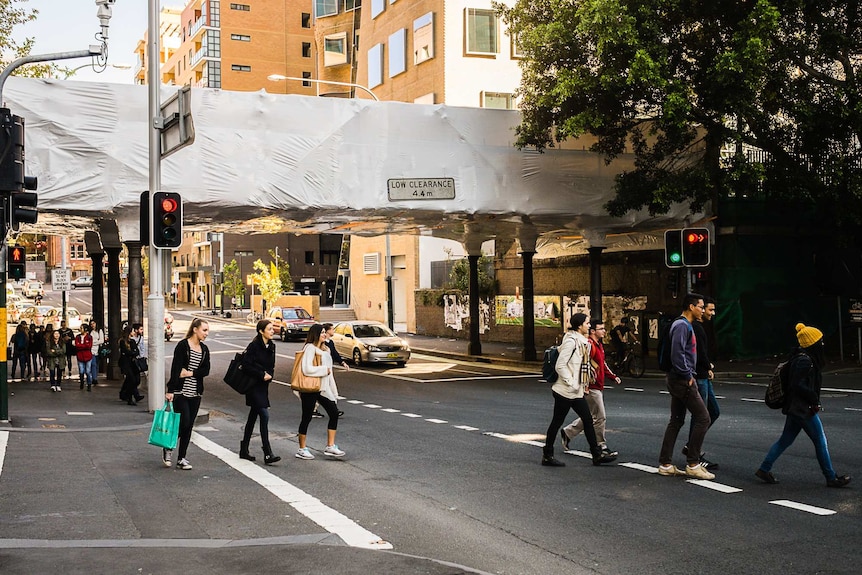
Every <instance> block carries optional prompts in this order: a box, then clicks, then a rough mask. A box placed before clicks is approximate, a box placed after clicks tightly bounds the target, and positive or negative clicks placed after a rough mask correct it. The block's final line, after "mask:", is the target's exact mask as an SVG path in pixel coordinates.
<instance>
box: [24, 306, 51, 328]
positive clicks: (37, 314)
mask: <svg viewBox="0 0 862 575" xmlns="http://www.w3.org/2000/svg"><path fill="white" fill-rule="evenodd" d="M53 307H54V306H50V305H34V306H32V307H28V308H27V309H25V310H24V311H22V312H21V318H20V319H19V321H26V322H27V323H28V324H30V323H35V324H36V325H45V324H46V323H47V322H46V321H45V318H46V316H47V315H48V312H49V311H51V309H52V308H53ZM54 327H60V322H57V324H56V325H55V326H54Z"/></svg>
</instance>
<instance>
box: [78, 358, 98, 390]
mask: <svg viewBox="0 0 862 575" xmlns="http://www.w3.org/2000/svg"><path fill="white" fill-rule="evenodd" d="M93 361H94V360H92V359H90V360H87V361H81V360H80V359H79V360H78V374H79V375H81V376H84V377H86V379H87V385H90V384H91V383H93V378H92V374H91V373H90V370H91V369H92V368H91V365H92V363H93Z"/></svg>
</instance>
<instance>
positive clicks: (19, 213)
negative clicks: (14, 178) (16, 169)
mask: <svg viewBox="0 0 862 575" xmlns="http://www.w3.org/2000/svg"><path fill="white" fill-rule="evenodd" d="M37 184H38V182H37V180H36V178H35V177H34V176H24V187H25V188H27V189H28V190H35V189H36V186H37ZM38 204H39V196H38V195H37V194H36V193H35V192H12V194H11V196H10V198H9V227H10V228H12V229H13V230H14V231H16V232H17V231H18V228H20V227H21V224H35V223H36V221H37V220H38V219H39V212H38V211H37V209H36V207H37V206H38Z"/></svg>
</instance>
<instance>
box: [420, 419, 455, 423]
mask: <svg viewBox="0 0 862 575" xmlns="http://www.w3.org/2000/svg"><path fill="white" fill-rule="evenodd" d="M425 421H427V422H428V423H449V422H448V421H446V420H444V419H426V420H425Z"/></svg>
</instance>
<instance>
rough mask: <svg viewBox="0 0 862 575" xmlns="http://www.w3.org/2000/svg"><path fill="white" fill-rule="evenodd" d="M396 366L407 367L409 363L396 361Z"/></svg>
mask: <svg viewBox="0 0 862 575" xmlns="http://www.w3.org/2000/svg"><path fill="white" fill-rule="evenodd" d="M395 365H397V366H398V367H404V366H405V365H407V362H406V361H396V362H395Z"/></svg>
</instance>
